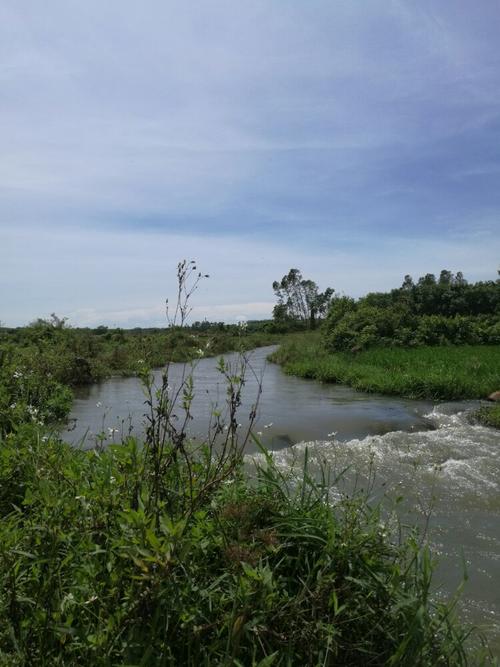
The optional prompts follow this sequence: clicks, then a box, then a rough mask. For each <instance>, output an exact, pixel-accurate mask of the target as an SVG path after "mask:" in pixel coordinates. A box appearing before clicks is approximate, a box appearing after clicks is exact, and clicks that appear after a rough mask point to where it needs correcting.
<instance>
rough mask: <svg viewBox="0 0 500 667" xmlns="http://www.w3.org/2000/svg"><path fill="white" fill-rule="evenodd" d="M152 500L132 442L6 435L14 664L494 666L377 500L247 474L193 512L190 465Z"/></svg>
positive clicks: (5, 579) (0, 476)
mask: <svg viewBox="0 0 500 667" xmlns="http://www.w3.org/2000/svg"><path fill="white" fill-rule="evenodd" d="M201 472H202V471H201V469H199V468H196V467H194V468H193V470H191V471H190V472H189V473H188V471H187V470H186V469H182V468H176V469H175V471H174V469H173V468H172V469H169V472H168V473H167V478H166V479H165V480H164V482H165V489H166V490H167V491H168V489H177V490H178V491H177V492H178V494H180V495H177V496H176V495H175V494H171V493H170V494H168V493H167V495H166V496H164V497H163V499H162V501H161V503H160V504H159V505H157V506H155V509H154V511H150V510H149V509H148V508H149V507H150V500H151V493H152V486H151V480H152V471H151V470H150V469H149V468H148V461H147V457H146V456H145V452H144V450H143V449H141V448H139V447H138V446H137V443H135V442H134V441H133V440H129V441H128V442H127V443H125V444H123V445H121V446H114V447H110V448H109V449H107V450H105V451H91V452H82V451H78V450H75V449H71V448H70V447H69V446H67V445H64V444H63V443H60V442H58V441H57V440H54V439H51V438H49V439H47V440H45V439H42V438H41V437H40V433H39V432H38V431H37V429H36V428H35V427H34V426H25V427H23V428H20V429H19V430H18V431H17V432H16V433H15V434H11V435H10V436H8V437H7V438H5V439H4V440H3V441H0V615H1V618H2V624H1V625H0V664H1V665H9V666H11V667H14V666H16V667H18V666H19V667H21V665H23V666H24V665H47V666H50V667H53V666H61V667H62V666H64V667H72V666H75V667H76V666H79V667H82V666H86V665H89V666H100V665H102V666H104V665H106V666H110V665H146V666H152V665H193V666H195V665H196V666H198V665H207V666H208V665H231V666H234V667H238V666H240V667H241V666H247V665H248V666H252V665H255V666H257V665H260V667H264V666H268V665H274V666H278V665H279V666H285V665H286V666H288V665H342V666H343V667H349V666H360V667H361V666H363V667H365V666H366V665H404V666H410V667H411V666H417V665H418V666H419V667H425V666H429V667H430V666H431V665H432V666H436V665H447V666H451V665H453V666H455V665H481V664H493V663H491V662H488V659H489V658H488V652H487V651H486V650H485V649H481V648H477V650H478V651H479V652H476V648H474V649H473V648H472V644H473V643H474V642H472V644H471V643H470V638H468V631H467V630H466V629H464V628H463V627H461V626H460V625H459V624H458V623H457V622H456V620H455V619H454V614H453V610H452V606H449V605H445V604H435V603H434V602H433V601H432V597H431V595H430V587H431V576H432V559H431V556H430V554H429V552H428V550H427V549H422V548H420V547H419V545H418V542H417V539H416V537H414V536H413V535H411V534H409V535H407V537H406V538H405V539H403V540H402V541H401V536H400V535H399V536H394V537H393V538H391V536H390V535H388V533H387V527H386V526H385V525H384V523H383V521H382V519H381V515H380V513H379V511H378V509H377V508H376V507H375V508H373V507H370V506H369V505H368V504H367V503H366V502H365V500H364V499H363V498H362V497H357V498H343V499H341V500H339V501H336V502H335V504H332V503H331V502H330V501H329V500H328V498H327V495H326V493H325V489H323V488H322V487H321V486H318V485H316V484H315V483H313V482H312V481H311V480H309V478H308V476H307V472H305V473H304V476H303V479H302V480H301V481H299V482H298V483H295V484H293V483H291V482H290V480H287V479H285V478H284V477H283V476H282V475H281V474H280V473H279V472H278V471H277V470H276V469H275V468H274V467H273V465H272V462H271V461H270V460H268V465H267V466H266V467H264V468H262V469H261V470H260V471H259V472H258V473H257V478H256V479H254V480H253V481H252V482H251V483H249V482H248V481H247V479H246V478H245V476H244V475H243V473H242V471H241V469H240V470H236V471H235V472H234V474H233V475H232V476H231V477H229V478H227V479H226V481H225V482H224V483H223V484H221V485H220V486H219V487H218V488H217V489H215V490H213V493H212V494H211V495H210V497H207V498H206V500H205V501H204V502H203V503H202V504H201V505H199V506H198V508H197V509H196V511H194V512H191V511H187V512H186V511H185V507H186V505H185V503H184V502H183V501H185V500H186V497H182V489H184V490H185V491H184V492H185V494H187V493H188V491H187V489H188V486H189V485H188V484H184V483H181V484H179V481H181V482H182V481H183V480H184V481H185V476H186V475H187V474H191V475H192V478H191V481H192V482H193V483H194V484H196V483H197V481H196V480H197V479H199V477H201V474H200V473H201Z"/></svg>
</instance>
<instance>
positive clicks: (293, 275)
mask: <svg viewBox="0 0 500 667" xmlns="http://www.w3.org/2000/svg"><path fill="white" fill-rule="evenodd" d="M273 290H274V292H275V294H276V296H277V298H278V303H277V305H276V306H275V307H274V311H273V316H274V319H275V320H276V321H278V322H281V323H284V322H287V321H290V322H300V323H303V324H304V325H305V326H308V327H309V328H310V329H314V328H315V327H316V320H317V319H318V318H322V317H323V316H324V315H325V313H326V312H327V310H328V307H329V305H330V301H331V299H332V296H333V292H334V290H333V289H332V288H331V287H328V288H327V289H326V290H325V291H324V292H320V291H319V288H318V286H317V284H316V283H315V282H314V281H313V280H306V279H304V278H303V277H302V273H301V272H300V271H299V270H298V269H290V271H289V272H288V274H287V275H285V276H283V278H282V279H281V280H280V281H279V282H278V281H277V280H275V281H274V282H273Z"/></svg>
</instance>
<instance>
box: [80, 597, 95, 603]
mask: <svg viewBox="0 0 500 667" xmlns="http://www.w3.org/2000/svg"><path fill="white" fill-rule="evenodd" d="M96 600H97V595H92V597H90V598H89V599H88V600H85V602H84V603H83V604H91V603H92V602H95V601H96Z"/></svg>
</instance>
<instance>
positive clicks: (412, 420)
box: [63, 348, 500, 655]
mask: <svg viewBox="0 0 500 667" xmlns="http://www.w3.org/2000/svg"><path fill="white" fill-rule="evenodd" d="M272 349H273V348H260V349H258V350H255V351H253V352H252V353H251V354H250V356H249V368H248V369H247V374H246V382H245V387H244V392H243V402H242V406H241V408H240V411H239V415H240V417H239V421H240V422H241V430H242V432H244V431H245V428H246V426H247V424H248V415H249V413H250V412H251V410H252V407H253V405H254V403H255V400H256V397H257V396H258V395H259V387H260V388H261V389H262V392H261V394H260V397H259V403H258V407H257V418H256V421H255V423H254V427H253V431H254V433H256V434H259V435H258V437H259V439H260V440H261V441H262V442H263V443H264V444H265V445H266V446H267V447H268V448H270V449H272V450H275V454H274V457H275V460H276V462H277V463H278V465H280V466H283V467H285V468H287V469H289V468H290V467H291V466H293V465H297V464H299V465H300V461H301V458H302V457H303V454H304V451H305V448H306V447H307V448H308V451H309V461H310V464H311V466H312V467H313V469H314V467H315V466H316V467H317V468H318V469H319V465H320V464H323V465H325V464H326V465H328V466H331V467H333V468H335V469H337V470H341V469H344V468H345V467H349V469H350V471H351V472H350V473H349V474H347V476H346V482H345V483H346V484H349V483H350V484H352V483H353V476H355V477H356V480H357V483H358V485H359V484H363V483H364V482H363V480H365V481H366V480H367V479H370V486H371V493H372V495H373V496H374V498H375V499H380V498H388V499H395V498H396V497H402V498H404V501H403V502H402V503H401V513H402V515H403V516H404V518H405V519H408V518H409V519H410V520H411V521H412V522H413V523H416V524H419V525H420V526H427V530H428V533H427V536H428V541H429V542H430V544H431V546H432V549H433V553H434V554H436V555H437V556H438V557H439V564H438V567H437V570H436V576H435V584H436V594H437V595H443V596H445V597H446V596H449V595H450V594H452V593H453V592H454V590H455V589H456V588H457V586H458V585H459V583H460V581H461V580H462V578H463V571H464V565H465V567H466V570H467V575H468V580H467V582H466V584H465V590H464V593H463V596H462V602H461V614H462V616H463V617H465V619H466V620H468V621H471V622H473V623H476V624H480V625H481V627H482V628H484V630H485V632H486V634H487V636H488V637H489V638H490V641H491V643H492V647H493V648H494V650H495V651H496V652H497V653H498V654H499V655H500V436H499V433H498V431H495V430H493V429H490V428H485V427H482V426H477V425H471V424H469V423H468V421H467V418H466V415H467V412H468V411H469V410H470V409H471V408H473V407H475V405H477V403H475V402H466V403H456V402H455V403H440V404H433V403H431V402H429V401H412V400H406V399H400V398H395V397H388V396H381V395H377V394H365V393H361V392H357V391H354V390H353V389H350V388H349V387H345V386H340V385H327V384H321V383H318V382H315V381H311V380H303V379H301V378H295V377H291V376H287V375H285V374H284V373H283V372H282V370H281V368H280V367H278V366H276V365H274V364H269V363H266V357H267V355H268V354H269V353H270V352H271V351H272ZM226 359H227V361H228V362H229V363H232V364H235V363H236V362H237V357H236V355H226ZM183 369H184V367H183V365H182V364H172V365H171V369H170V375H169V383H170V384H171V386H172V388H173V390H175V387H176V386H178V384H179V382H180V380H181V377H182V373H183ZM155 376H156V380H157V382H160V376H161V372H160V371H156V372H155ZM193 376H194V387H195V395H194V400H193V408H192V411H193V414H194V415H195V418H194V419H193V420H192V421H191V422H190V427H189V428H190V436H191V437H192V438H196V439H200V440H201V439H203V437H204V435H205V434H206V433H207V428H208V424H209V420H210V415H211V413H212V412H213V410H214V409H215V406H216V405H217V406H218V407H219V409H220V408H223V406H224V404H225V397H226V385H225V382H224V379H223V378H222V377H221V375H220V373H219V372H218V370H217V360H216V359H213V358H204V359H200V360H199V361H197V362H196V364H195V366H194V369H193ZM144 400H145V396H144V393H143V391H142V388H141V385H140V382H139V381H138V380H137V379H136V378H119V377H117V378H111V379H109V380H107V381H105V382H102V383H100V384H96V385H92V386H90V387H84V388H80V389H79V390H78V391H77V395H76V399H75V402H74V406H73V411H72V414H71V419H72V428H71V430H68V431H66V432H65V433H64V434H63V435H64V438H65V439H66V440H68V441H69V442H72V443H73V444H74V445H75V446H81V447H93V446H94V445H95V443H96V439H97V440H99V439H101V440H102V441H103V442H105V443H109V442H112V441H115V442H119V441H120V438H121V437H122V435H125V434H127V433H129V432H130V433H132V434H135V435H138V436H141V435H142V432H143V413H144V412H145V405H144ZM247 451H248V455H249V457H251V456H252V455H254V452H255V445H254V444H253V442H252V441H249V444H248V450H247ZM373 475H374V478H373Z"/></svg>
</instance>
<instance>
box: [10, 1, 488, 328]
mask: <svg viewBox="0 0 500 667" xmlns="http://www.w3.org/2000/svg"><path fill="white" fill-rule="evenodd" d="M499 34H500V6H499V4H498V2H497V1H496V0H495V1H493V0H491V1H490V0H482V2H481V3H471V2H469V1H465V0H464V1H462V0H453V1H451V0H442V1H441V2H436V1H433V2H430V1H429V2H428V1H426V0H424V1H422V0H420V1H418V2H417V1H414V2H405V1H395V0H394V1H391V0H380V1H378V0H377V1H375V0H363V2H361V1H360V2H355V1H353V0H345V1H342V2H341V1H333V0H328V1H325V2H323V1H320V0H308V1H307V2H302V1H301V2H298V1H292V0H274V2H272V1H270V0H267V1H266V2H264V1H260V0H252V2H238V1H235V0H231V1H229V0H228V1H227V2H209V1H206V2H202V1H198V2H194V1H193V2H186V1H183V2H168V1H166V0H161V1H160V0H148V1H147V2H141V3H138V2H131V1H129V0H119V1H118V0H107V1H106V2H102V1H97V0H85V2H84V1H83V0H78V1H77V0H47V2H43V3H41V2H38V1H36V0H3V2H2V3H1V5H0V285H1V289H0V320H1V321H3V322H5V323H7V324H10V325H17V324H24V323H26V322H28V321H30V320H32V319H34V318H35V317H38V316H47V315H48V314H49V313H51V312H53V311H55V312H56V313H58V314H59V315H61V316H62V315H65V316H69V318H70V323H72V324H74V325H77V324H82V325H96V324H101V323H104V324H118V325H121V326H135V325H148V324H155V325H157V324H163V323H164V313H163V303H164V299H165V298H166V297H167V296H169V295H170V296H171V295H172V294H173V292H174V287H175V286H174V275H175V267H176V264H177V262H178V261H179V260H180V259H183V258H184V257H186V258H188V259H191V258H194V259H196V260H197V261H198V264H199V266H200V268H201V269H202V270H203V271H205V272H207V273H209V274H210V276H211V277H210V279H209V280H207V281H206V282H205V283H204V284H203V286H202V287H201V289H200V290H199V292H198V293H197V295H196V299H195V303H194V305H195V306H196V308H195V312H194V317H195V319H202V318H203V317H208V318H209V319H216V320H219V319H223V320H226V321H234V320H235V318H237V317H240V316H245V317H248V318H259V317H267V316H270V313H271V310H272V306H273V303H274V298H273V293H272V288H271V284H272V281H273V280H275V279H279V278H281V276H282V275H283V274H285V273H286V272H287V271H288V269H289V268H291V267H298V268H300V269H301V270H302V272H303V273H304V275H305V276H306V277H310V278H312V279H314V280H316V281H317V282H318V283H319V285H320V287H322V288H324V287H326V286H332V287H334V288H335V289H336V290H337V291H338V292H345V293H348V294H352V295H355V296H358V295H361V294H363V293H365V292H367V291H370V290H384V289H389V288H391V287H394V286H397V285H399V284H400V283H401V281H402V278H403V275H404V274H405V273H411V274H413V275H414V276H415V277H417V276H418V275H421V274H424V273H426V272H434V273H439V271H440V270H441V269H442V268H448V269H450V270H452V271H457V270H462V271H463V272H464V274H465V275H466V277H467V278H468V279H470V280H488V279H494V278H495V277H496V269H497V266H498V265H499V263H500V40H499V39H498V35H499Z"/></svg>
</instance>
